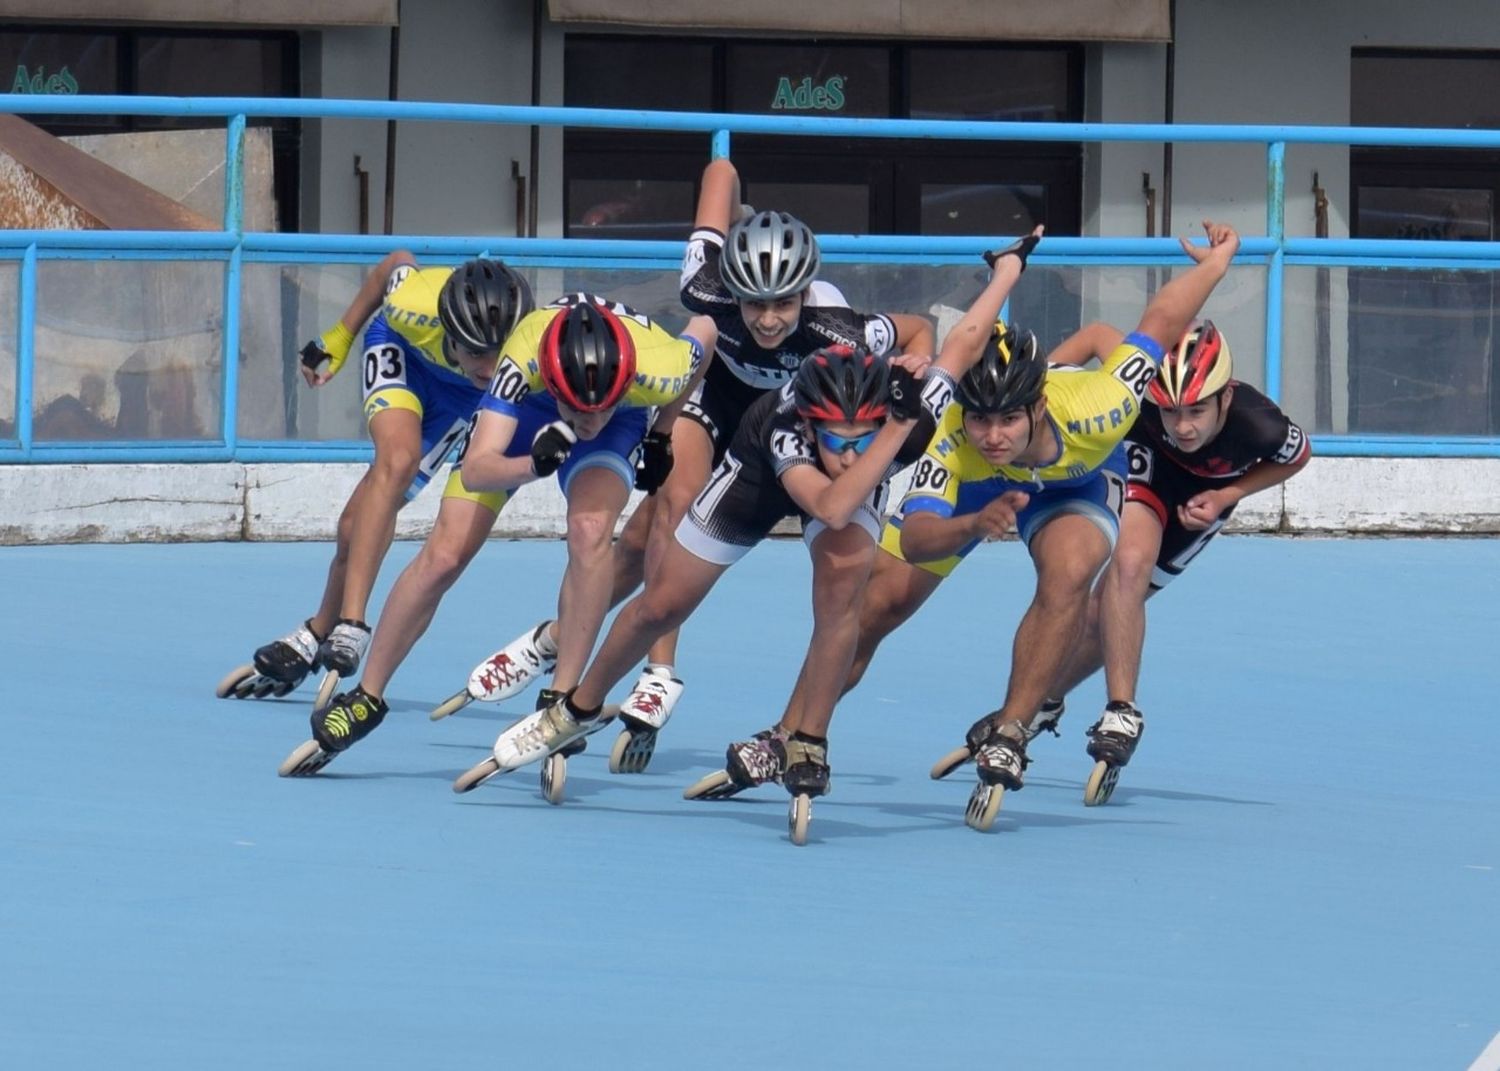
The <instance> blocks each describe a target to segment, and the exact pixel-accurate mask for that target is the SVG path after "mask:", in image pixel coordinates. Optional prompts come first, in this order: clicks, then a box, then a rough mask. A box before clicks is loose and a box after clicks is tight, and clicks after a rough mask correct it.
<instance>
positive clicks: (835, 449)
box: [818, 428, 875, 454]
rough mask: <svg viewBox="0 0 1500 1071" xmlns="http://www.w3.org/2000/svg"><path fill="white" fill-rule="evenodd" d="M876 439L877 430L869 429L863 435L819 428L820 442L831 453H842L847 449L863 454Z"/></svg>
mask: <svg viewBox="0 0 1500 1071" xmlns="http://www.w3.org/2000/svg"><path fill="white" fill-rule="evenodd" d="M874 441H875V432H873V431H867V432H865V433H864V434H863V435H835V434H834V433H833V432H831V431H824V430H823V429H822V428H819V429H818V442H820V443H822V444H823V448H824V449H825V450H828V451H829V452H830V453H835V454H842V453H843V452H844V451H845V450H853V451H854V452H855V453H856V454H862V453H864V452H865V451H866V450H868V449H869V448H870V444H871V443H872V442H874Z"/></svg>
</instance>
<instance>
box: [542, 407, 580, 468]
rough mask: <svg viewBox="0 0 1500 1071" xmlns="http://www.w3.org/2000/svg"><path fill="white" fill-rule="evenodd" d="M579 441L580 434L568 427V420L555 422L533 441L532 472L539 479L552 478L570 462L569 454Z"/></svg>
mask: <svg viewBox="0 0 1500 1071" xmlns="http://www.w3.org/2000/svg"><path fill="white" fill-rule="evenodd" d="M577 441H578V433H577V432H575V431H574V430H573V429H572V428H571V427H569V426H568V422H567V421H566V420H554V421H553V422H552V423H550V424H548V425H547V426H546V427H545V428H543V429H542V430H541V431H539V432H537V433H536V438H535V439H532V440H531V471H532V472H534V473H536V474H537V476H538V478H542V477H546V476H551V475H552V474H553V473H554V472H556V471H557V470H558V469H560V468H562V464H563V462H564V461H566V460H568V454H569V452H570V451H571V450H572V449H573V444H574V443H576V442H577Z"/></svg>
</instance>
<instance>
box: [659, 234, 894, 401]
mask: <svg viewBox="0 0 1500 1071" xmlns="http://www.w3.org/2000/svg"><path fill="white" fill-rule="evenodd" d="M723 251H724V236H723V235H722V234H720V233H719V232H718V231H716V230H713V229H711V228H706V227H704V228H699V229H698V230H695V231H694V232H693V234H692V236H691V237H690V238H689V239H688V245H687V252H686V254H685V255H684V256H683V259H682V283H681V293H682V304H683V305H684V306H685V307H686V308H687V309H688V310H689V311H691V312H695V313H701V314H703V315H705V316H710V317H712V318H713V321H714V325H715V326H716V327H717V328H718V329H719V341H718V345H717V347H716V349H715V352H716V353H717V354H718V357H719V360H717V361H715V362H714V363H713V364H712V365H710V366H709V372H708V374H709V375H710V376H714V375H716V374H722V373H720V372H719V369H723V370H724V371H727V372H728V373H730V374H732V375H733V376H734V377H735V378H736V379H738V380H739V381H740V382H742V383H743V384H745V385H746V386H748V387H751V388H754V389H755V390H774V389H775V388H777V387H780V386H782V385H783V384H785V383H786V382H787V381H788V380H790V379H791V377H792V373H793V372H795V371H796V370H797V366H798V365H799V364H801V363H802V358H804V357H806V356H807V355H808V354H809V353H812V352H813V351H814V350H818V349H822V348H823V347H824V346H833V345H841V346H851V347H852V346H865V347H866V348H867V349H869V351H870V352H871V353H874V354H877V355H884V354H887V353H890V352H891V351H892V350H893V349H894V348H895V346H896V325H895V324H894V323H893V322H892V321H891V318H890V317H889V316H886V315H884V314H880V313H875V314H869V313H863V312H855V311H854V310H853V309H850V308H848V307H847V306H846V305H844V304H843V303H842V302H843V296H842V295H841V294H839V292H838V290H837V289H836V288H834V287H832V286H829V285H828V284H826V283H814V284H813V285H812V287H811V288H810V291H809V293H808V296H807V300H806V302H805V303H804V305H803V308H802V316H801V319H800V320H799V321H798V323H797V329H796V330H795V331H793V332H792V333H791V334H790V335H789V336H787V338H786V340H785V341H784V342H782V344H781V345H780V346H779V347H778V348H777V349H775V350H767V349H762V348H761V347H760V346H759V345H757V344H756V342H755V340H754V339H753V338H752V337H751V335H750V329H749V328H748V327H746V326H745V320H744V317H743V316H741V315H740V306H739V303H738V302H737V301H736V300H735V298H734V295H733V294H731V293H730V292H729V291H728V290H727V289H725V287H724V282H723V280H722V279H721V278H720V276H719V258H720V256H721V255H722V254H723Z"/></svg>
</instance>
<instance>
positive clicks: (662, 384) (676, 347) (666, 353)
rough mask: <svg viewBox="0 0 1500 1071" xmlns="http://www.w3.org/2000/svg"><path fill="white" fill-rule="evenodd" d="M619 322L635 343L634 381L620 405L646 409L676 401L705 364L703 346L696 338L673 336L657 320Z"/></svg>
mask: <svg viewBox="0 0 1500 1071" xmlns="http://www.w3.org/2000/svg"><path fill="white" fill-rule="evenodd" d="M642 319H644V317H642ZM620 322H621V323H623V324H624V325H625V330H626V331H628V332H629V333H630V337H631V340H632V341H634V342H635V382H634V383H632V384H631V385H630V389H629V390H628V391H626V393H625V398H624V400H623V401H622V402H621V404H622V405H625V406H628V407H633V408H638V409H644V408H647V407H649V406H653V405H667V404H669V403H671V402H672V401H674V400H676V398H677V397H678V395H680V394H681V393H682V392H683V391H684V390H686V389H687V385H688V381H689V380H691V379H692V377H693V373H694V372H695V371H697V369H698V365H699V364H700V363H702V361H703V347H702V346H700V345H699V344H698V343H697V341H695V340H693V339H690V338H676V337H674V336H673V335H671V334H669V333H668V332H667V331H666V330H665V329H664V328H663V327H662V326H661V325H660V324H658V323H656V322H655V321H654V320H646V322H645V323H642V322H641V321H640V320H637V319H635V318H633V317H621V319H620Z"/></svg>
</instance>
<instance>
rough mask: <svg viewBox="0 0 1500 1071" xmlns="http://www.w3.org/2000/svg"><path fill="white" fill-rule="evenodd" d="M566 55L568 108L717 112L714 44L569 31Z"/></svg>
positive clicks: (565, 84) (564, 75)
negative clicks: (603, 36)
mask: <svg viewBox="0 0 1500 1071" xmlns="http://www.w3.org/2000/svg"><path fill="white" fill-rule="evenodd" d="M563 56H564V59H563V72H564V74H563V82H564V88H563V103H564V104H566V105H567V106H568V107H570V108H643V109H648V110H652V111H668V112H711V111H713V110H714V46H713V44H712V43H710V42H706V41H663V40H660V39H658V38H631V37H611V38H609V39H607V40H601V39H599V38H589V37H584V38H579V37H574V36H573V35H571V34H570V35H569V36H568V38H567V43H566V45H565V46H564V53H563Z"/></svg>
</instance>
